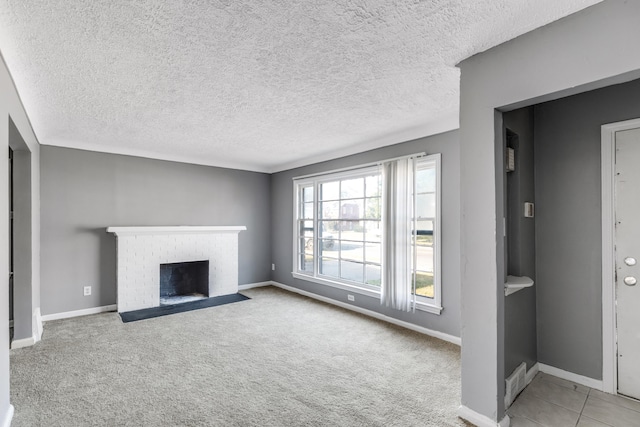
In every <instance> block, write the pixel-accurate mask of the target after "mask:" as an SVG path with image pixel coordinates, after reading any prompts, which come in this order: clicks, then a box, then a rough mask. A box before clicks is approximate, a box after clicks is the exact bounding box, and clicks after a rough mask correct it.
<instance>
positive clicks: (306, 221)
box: [294, 155, 440, 313]
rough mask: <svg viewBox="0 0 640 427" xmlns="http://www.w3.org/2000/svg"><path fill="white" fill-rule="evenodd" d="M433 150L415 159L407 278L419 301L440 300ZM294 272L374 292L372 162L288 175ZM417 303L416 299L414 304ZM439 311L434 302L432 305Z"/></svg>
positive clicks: (378, 221) (376, 202)
mask: <svg viewBox="0 0 640 427" xmlns="http://www.w3.org/2000/svg"><path fill="white" fill-rule="evenodd" d="M438 188H439V155H436V156H427V157H422V158H419V159H417V160H416V167H415V193H414V197H413V200H415V209H413V210H411V211H412V212H415V217H414V218H409V219H408V220H410V221H412V224H413V226H412V230H414V232H413V235H412V238H411V239H410V241H411V245H412V252H411V253H412V260H411V265H412V273H413V276H412V278H414V279H415V284H414V283H407V287H410V288H411V289H414V285H415V295H416V296H417V297H418V301H419V302H421V303H422V304H426V305H432V306H437V307H438V308H439V304H440V298H439V297H440V290H439V280H438V279H439V277H438V268H437V265H438V262H439V257H438V256H437V251H436V245H437V244H438V242H439V239H438V238H437V236H438V234H439V233H438V229H437V224H438V211H439V203H438V198H439V194H438ZM294 191H295V201H294V203H295V232H294V237H295V247H294V254H295V263H294V276H296V277H298V278H303V279H305V280H310V281H314V282H317V283H322V284H325V285H330V286H337V287H341V288H344V289H349V290H354V291H355V292H362V293H365V294H369V295H376V294H378V295H379V292H380V283H381V282H380V281H381V277H382V276H381V269H382V265H381V256H382V248H381V245H382V235H383V233H382V229H381V227H382V176H381V170H380V168H379V167H378V166H373V167H364V168H360V169H354V170H350V171H346V172H334V173H327V174H323V175H315V176H312V177H308V178H301V179H296V180H294ZM419 308H420V307H419ZM437 312H438V313H439V310H438V311H437Z"/></svg>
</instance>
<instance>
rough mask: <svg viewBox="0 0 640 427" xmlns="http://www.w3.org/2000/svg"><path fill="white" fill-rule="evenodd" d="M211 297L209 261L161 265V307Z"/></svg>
mask: <svg viewBox="0 0 640 427" xmlns="http://www.w3.org/2000/svg"><path fill="white" fill-rule="evenodd" d="M208 297H209V261H191V262H176V263H170V264H160V305H171V304H180V303H183V302H189V301H195V300H199V299H204V298H208Z"/></svg>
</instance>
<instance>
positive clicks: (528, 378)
mask: <svg viewBox="0 0 640 427" xmlns="http://www.w3.org/2000/svg"><path fill="white" fill-rule="evenodd" d="M538 372H540V364H539V363H538V362H536V364H535V365H533V366H532V367H531V369H529V370H528V371H527V373H526V374H525V376H524V380H525V383H526V384H527V385H529V384H530V383H531V381H533V379H534V378H535V376H536V374H537V373H538Z"/></svg>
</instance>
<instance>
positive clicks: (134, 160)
mask: <svg viewBox="0 0 640 427" xmlns="http://www.w3.org/2000/svg"><path fill="white" fill-rule="evenodd" d="M41 168H42V170H41V173H42V194H41V197H42V212H41V214H42V314H43V315H47V314H54V313H61V312H68V311H75V310H81V309H86V308H91V307H100V306H107V305H111V304H115V303H116V240H115V239H116V238H115V236H114V235H113V234H110V233H107V232H106V231H105V229H106V228H107V227H109V226H152V225H155V226H163V225H244V226H246V227H247V230H246V231H242V232H240V235H239V283H240V284H249V283H257V282H264V281H268V280H269V279H270V274H271V269H270V267H271V259H270V251H271V239H272V234H271V217H270V213H271V195H270V186H269V183H270V177H269V175H267V174H263V173H256V172H246V171H239V170H233V169H224V168H216V167H209V166H198V165H190V164H185V163H175V162H167V161H161V160H151V159H144V158H140V157H133V156H123V155H115V154H105V153H97V152H90V151H83V150H76V149H68V148H59V147H51V146H42V161H41ZM84 286H92V295H91V296H87V297H85V296H83V287H84Z"/></svg>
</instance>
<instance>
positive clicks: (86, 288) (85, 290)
mask: <svg viewBox="0 0 640 427" xmlns="http://www.w3.org/2000/svg"><path fill="white" fill-rule="evenodd" d="M89 295H91V286H85V287H84V296H85V297H88V296H89Z"/></svg>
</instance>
